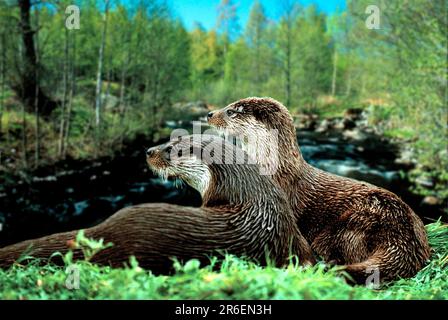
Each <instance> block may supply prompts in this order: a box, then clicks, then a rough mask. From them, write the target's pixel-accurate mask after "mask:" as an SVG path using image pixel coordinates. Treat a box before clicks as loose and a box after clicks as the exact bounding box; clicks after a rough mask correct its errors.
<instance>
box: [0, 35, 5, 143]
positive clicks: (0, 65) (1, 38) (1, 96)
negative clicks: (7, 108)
mask: <svg viewBox="0 0 448 320" xmlns="http://www.w3.org/2000/svg"><path fill="white" fill-rule="evenodd" d="M0 50H1V53H2V54H1V60H0V77H1V82H0V138H1V137H2V129H3V127H2V120H3V109H4V105H5V74H6V57H5V52H6V48H5V35H4V34H1V35H0Z"/></svg>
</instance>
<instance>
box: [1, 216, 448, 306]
mask: <svg viewBox="0 0 448 320" xmlns="http://www.w3.org/2000/svg"><path fill="white" fill-rule="evenodd" d="M427 231H428V235H429V241H430V245H431V247H432V248H433V251H434V252H433V255H432V257H431V260H430V262H429V264H428V265H427V266H426V267H425V268H424V269H422V270H421V271H420V272H419V273H418V274H417V275H416V276H415V277H413V278H411V279H402V280H398V281H395V282H392V283H389V284H387V285H384V286H383V287H381V288H380V289H377V290H373V289H369V288H367V287H364V286H350V285H348V284H347V283H346V282H345V280H344V279H343V278H342V277H341V275H339V274H338V272H337V269H336V268H332V269H330V270H326V267H325V266H324V265H323V264H317V265H316V266H314V267H307V268H303V267H300V266H297V264H296V263H295V262H291V263H290V264H289V265H288V266H287V267H286V268H275V267H272V266H268V267H260V266H258V265H256V264H254V263H252V262H248V261H246V260H244V259H239V258H235V257H233V256H226V257H225V259H224V260H222V261H220V260H218V259H216V258H212V259H211V260H210V261H211V262H210V264H209V265H207V266H201V265H200V263H199V261H197V260H191V261H188V262H187V263H185V264H183V265H182V264H180V263H179V262H176V261H175V262H174V267H175V270H176V271H175V274H173V275H172V276H154V275H152V274H151V272H147V271H144V270H142V269H141V268H140V267H139V266H138V263H137V261H136V260H135V258H133V257H131V258H130V261H129V265H128V266H125V267H123V268H119V269H112V268H109V267H99V266H97V265H95V264H92V263H90V262H88V261H78V262H76V264H74V265H75V266H76V267H77V268H78V270H79V275H80V288H79V289H75V290H69V289H67V288H66V287H65V281H66V278H67V274H66V267H67V266H69V265H72V263H73V262H72V261H71V260H70V259H66V260H65V261H66V263H67V265H66V267H57V266H54V265H45V266H43V267H40V266H38V265H37V263H35V264H33V263H32V264H30V265H28V266H26V267H24V266H21V265H14V266H12V267H11V268H10V269H9V270H0V283H1V284H2V286H1V287H0V298H1V299H331V300H333V299H344V300H345V299H448V295H447V294H448V225H446V224H442V223H440V222H436V223H432V224H430V225H428V226H427ZM78 238H79V239H78V240H77V241H79V242H83V243H84V245H85V246H86V247H88V248H90V249H89V250H95V249H92V247H94V248H100V247H102V246H101V245H100V244H99V243H91V242H90V240H85V238H83V237H82V236H81V235H79V236H78ZM218 263H219V264H218ZM117 288H120V290H117Z"/></svg>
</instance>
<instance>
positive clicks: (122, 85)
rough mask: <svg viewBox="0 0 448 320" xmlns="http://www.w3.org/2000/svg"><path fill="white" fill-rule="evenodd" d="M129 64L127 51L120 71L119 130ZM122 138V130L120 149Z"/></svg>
mask: <svg viewBox="0 0 448 320" xmlns="http://www.w3.org/2000/svg"><path fill="white" fill-rule="evenodd" d="M128 63H129V51H128V52H127V53H126V60H125V62H124V63H123V66H122V69H121V81H120V100H119V103H118V110H119V114H120V128H121V129H123V127H124V116H125V112H126V104H125V90H126V81H125V79H126V74H127V67H128ZM123 137H124V130H123V131H122V132H121V134H120V147H121V146H122V144H123Z"/></svg>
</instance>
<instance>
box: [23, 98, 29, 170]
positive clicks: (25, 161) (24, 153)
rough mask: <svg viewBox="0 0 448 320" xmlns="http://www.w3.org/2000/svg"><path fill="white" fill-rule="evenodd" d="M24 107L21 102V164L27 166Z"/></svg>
mask: <svg viewBox="0 0 448 320" xmlns="http://www.w3.org/2000/svg"><path fill="white" fill-rule="evenodd" d="M26 127H27V126H26V108H25V104H24V103H22V152H23V154H22V160H23V166H24V167H25V168H28V151H27V149H26V148H27V145H28V139H27V136H26Z"/></svg>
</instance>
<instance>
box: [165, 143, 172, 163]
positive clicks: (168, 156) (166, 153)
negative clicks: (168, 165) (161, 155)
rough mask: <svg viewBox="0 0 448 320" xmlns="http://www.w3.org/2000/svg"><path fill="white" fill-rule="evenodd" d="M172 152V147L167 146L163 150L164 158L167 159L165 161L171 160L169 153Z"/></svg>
mask: <svg viewBox="0 0 448 320" xmlns="http://www.w3.org/2000/svg"><path fill="white" fill-rule="evenodd" d="M172 150H173V146H168V147H166V149H165V158H166V159H167V160H170V159H171V151H172Z"/></svg>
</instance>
